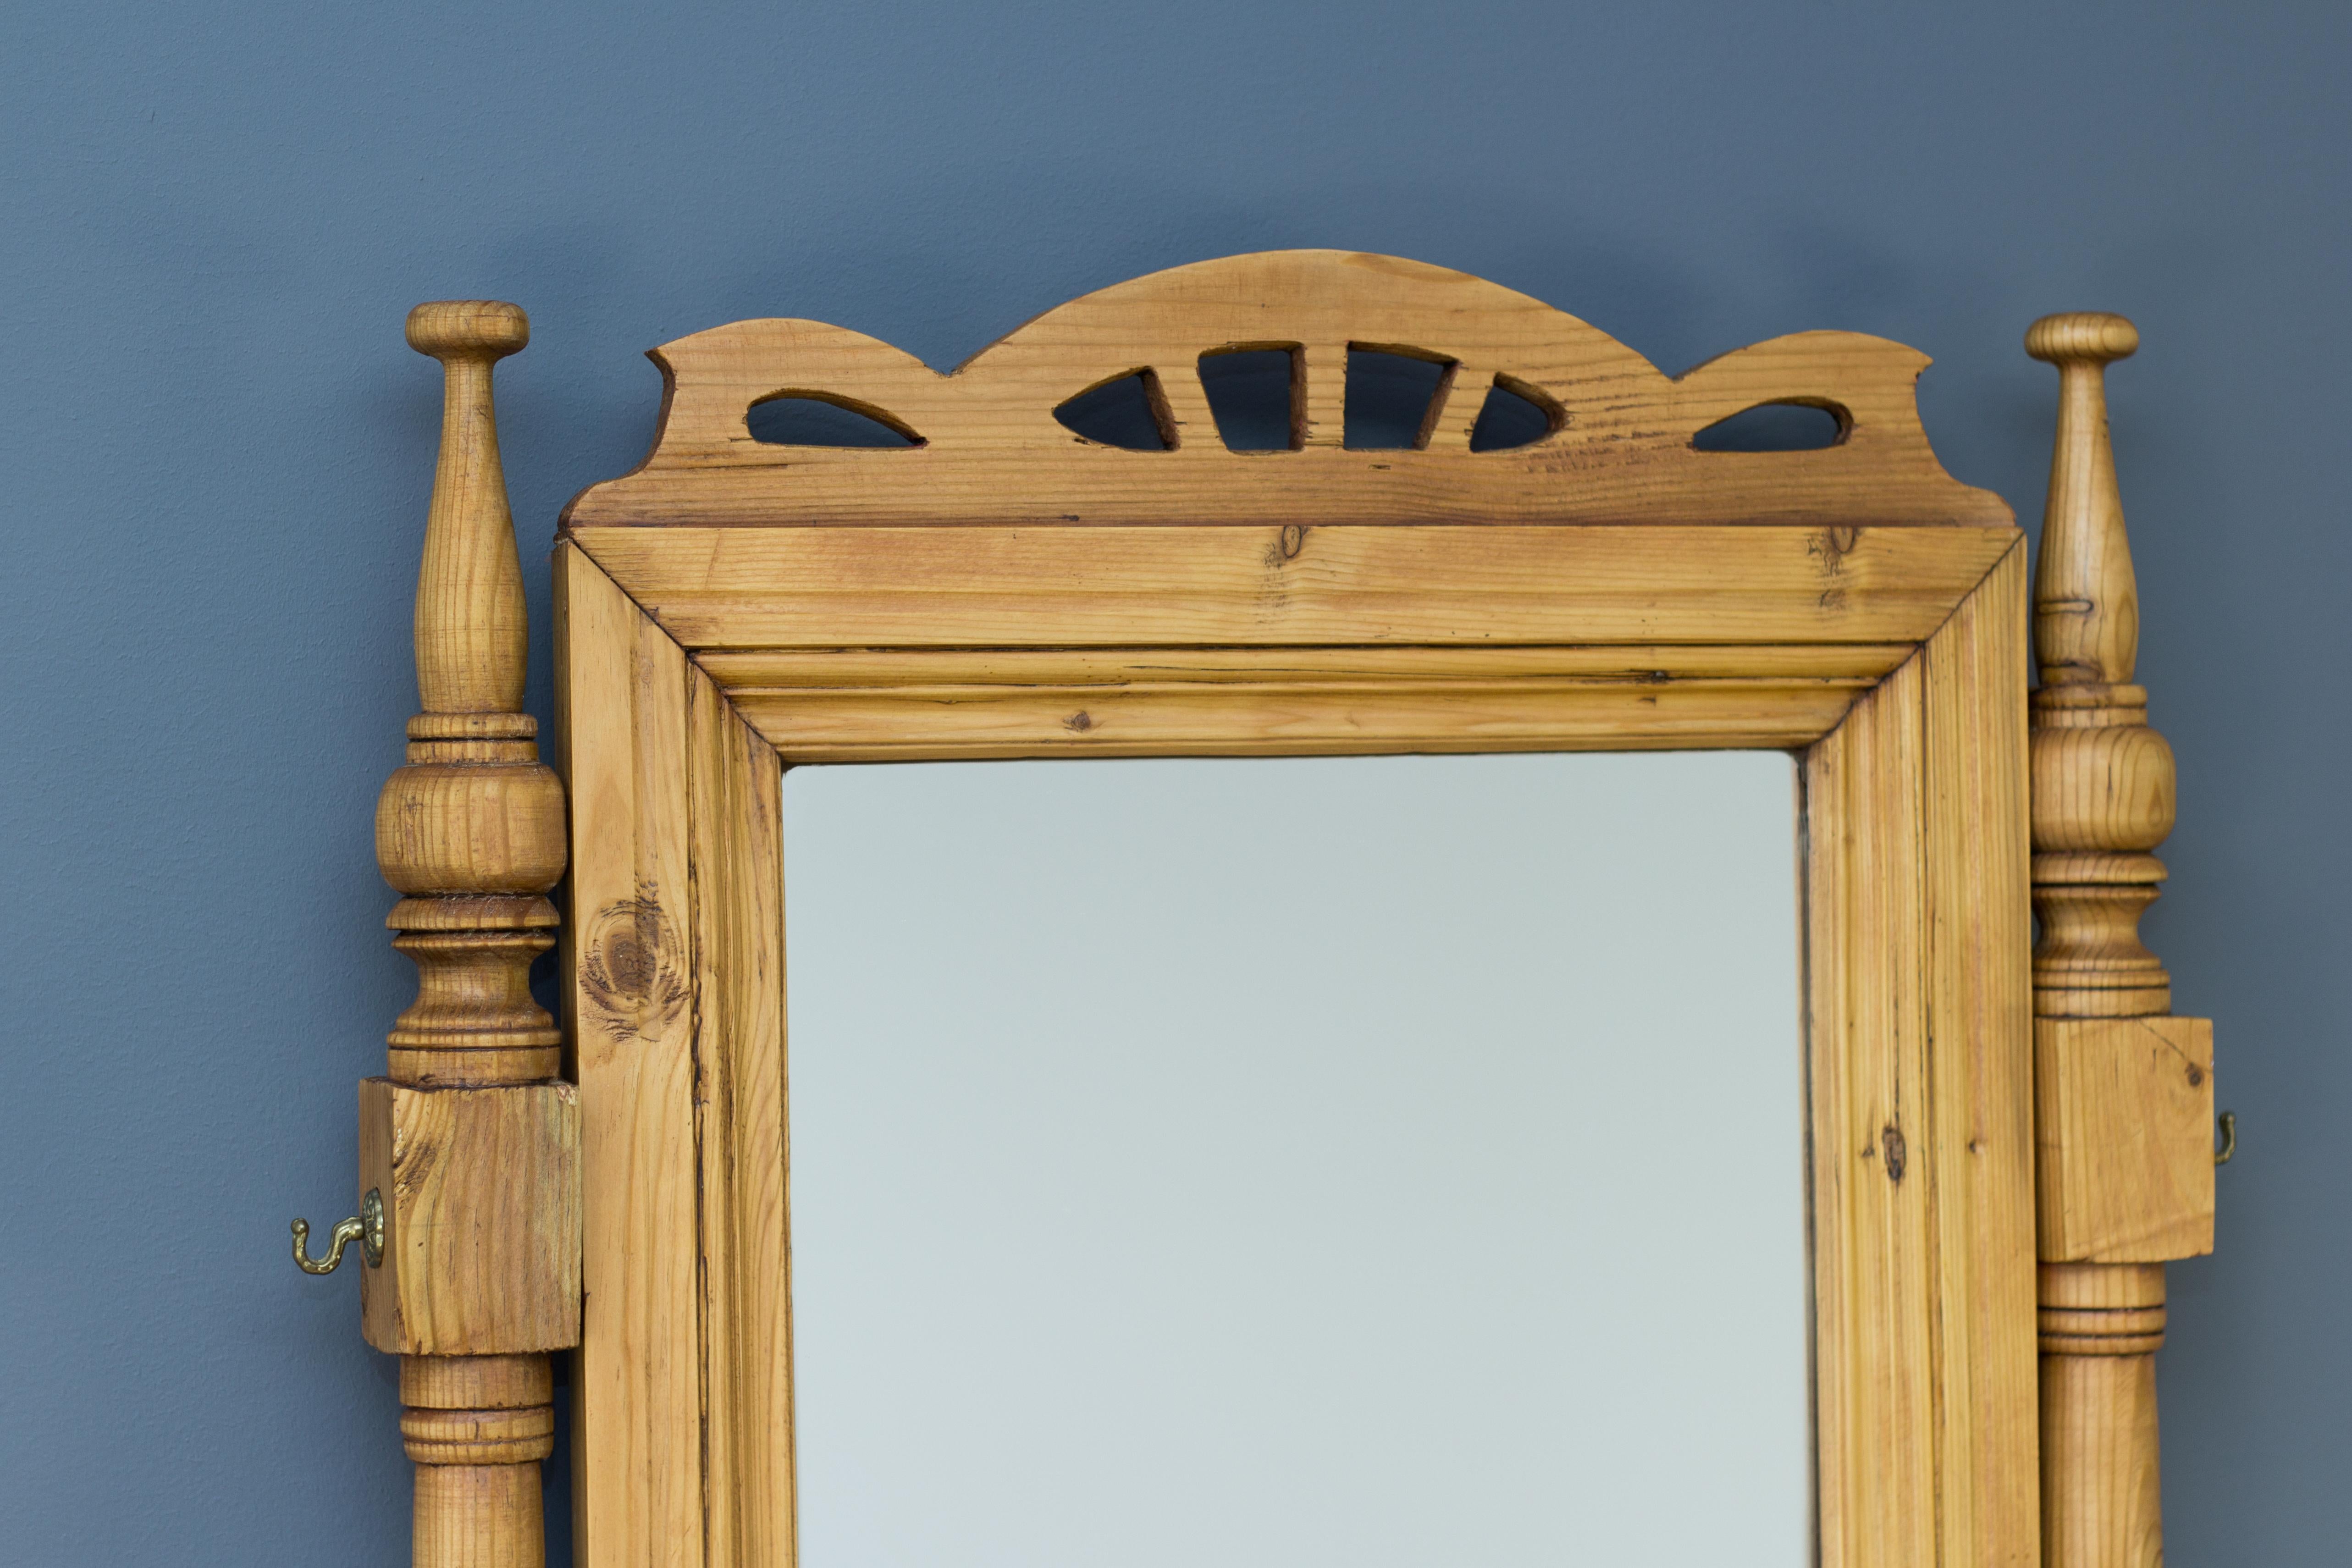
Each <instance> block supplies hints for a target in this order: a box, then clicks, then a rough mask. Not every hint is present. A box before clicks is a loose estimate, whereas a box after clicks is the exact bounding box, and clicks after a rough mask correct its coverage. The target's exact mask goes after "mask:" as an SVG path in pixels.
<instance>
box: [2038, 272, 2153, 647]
mask: <svg viewBox="0 0 2352 1568" xmlns="http://www.w3.org/2000/svg"><path fill="white" fill-rule="evenodd" d="M2138 348H2139V331H2138V330H2137V328H2135V327H2134V326H2133V325H2132V324H2131V323H2130V322H2129V321H2126V320H2125V319H2124V318H2123V317H2121V316H2110V315H2107V314H2105V313H2104V312H2101V311H2097V310H2074V311H2069V312H2067V313H2066V314H2064V315H2059V316H2044V317H2042V319H2041V320H2040V321H2036V322H2034V323H2033V325H2032V327H2030V328H2028V329H2027V330H2026V333H2025V352H2026V353H2029V354H2031V355H2032V356H2033V357H2034V358H2035V359H2038V360H2047V361H2048V362H2049V363H2052V364H2054V365H2056V366H2057V367H2058V444H2057V449H2056V451H2055V453H2054V454H2053V458H2052V460H2051V464H2050V501H2049V507H2048V510H2046V511H2045V512H2044V514H2043V519H2042V560H2041V563H2040V565H2039V567H2038V568H2037V570H2036V571H2035V573H2034V577H2033V653H2034V658H2035V660H2036V661H2037V662H2038V663H2039V664H2040V665H2041V667H2042V685H2044V686H2069V685H2074V684H2078V683H2084V682H2095V683H2100V684H2106V685H2121V684H2123V683H2125V682H2127V681H2129V680H2130V679H2131V678H2132V668H2133V665H2134V663H2135V662H2136V660H2137V658H2138V654H2139V590H2138V587H2137V584H2136V583H2135V582H2134V580H2133V577H2132V563H2131V549H2130V546H2129V545H2128V544H2127V543H2126V540H2125V538H2124V508H2123V500H2122V498H2121V496H2120V495H2119V494H2118V493H2117V492H2116V457H2115V448H2114V447H2112V446H2111V445H2110V444H2109V442H2108V439H2107V389H2106V366H2107V363H2108V362H2109V361H2111V360H2119V359H2124V358H2126V357H2128V356H2129V355H2130V354H2132V353H2135V352H2136V351H2137V349H2138Z"/></svg>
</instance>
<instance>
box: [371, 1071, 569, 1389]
mask: <svg viewBox="0 0 2352 1568" xmlns="http://www.w3.org/2000/svg"><path fill="white" fill-rule="evenodd" d="M360 1188H361V1190H362V1192H365V1191H371V1190H373V1191H375V1192H379V1193H381V1194H383V1218H384V1242H383V1263H382V1264H381V1265H380V1266H378V1267H375V1268H369V1269H368V1270H367V1271H366V1272H365V1273H363V1274H362V1276H361V1277H360V1278H361V1284H360V1302H361V1309H360V1323H361V1331H362V1332H363V1333H364V1334H365V1335H366V1336H367V1341H368V1343H370V1344H372V1345H373V1346H375V1348H376V1349H378V1350H380V1351H389V1352H394V1353H404V1354H409V1355H417V1356H499V1355H506V1354H509V1353H512V1352H524V1351H551V1350H563V1349H567V1348H569V1347H570V1346H572V1345H575V1344H577V1343H579V1342H580V1096H579V1092H578V1091H577V1090H576V1089H573V1088H572V1085H570V1084H568V1083H561V1082H550V1083H533V1084H518V1085H502V1086H499V1087H497V1088H490V1089H411V1088H409V1087H407V1086H406V1085H404V1084H399V1083H395V1082H394V1081H393V1080H392V1079H381V1078H374V1079H367V1080H365V1081H364V1082H362V1084H361V1085H360Z"/></svg>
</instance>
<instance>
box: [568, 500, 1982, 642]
mask: <svg viewBox="0 0 2352 1568" xmlns="http://www.w3.org/2000/svg"><path fill="white" fill-rule="evenodd" d="M567 537H568V538H569V539H570V540H571V541H572V542H574V543H576V544H578V545H579V546H580V547H581V549H582V550H583V551H584V552H586V553H587V554H588V556H589V557H590V558H591V559H592V560H593V561H594V562H595V563H597V564H598V565H599V566H601V567H602V568H604V572H605V573H606V574H608V575H610V576H611V577H612V578H613V580H614V582H616V583H620V584H624V585H625V587H626V589H627V591H628V594H629V596H630V597H631V598H632V599H635V601H636V602H637V603H638V604H639V605H643V606H644V607H645V609H646V613H647V614H648V615H651V616H653V617H654V618H655V619H656V620H657V621H659V622H660V623H661V624H662V626H663V627H664V629H666V630H667V631H668V632H669V634H670V635H671V636H672V637H676V638H677V639H678V641H679V642H681V643H682V644H684V645H685V646H686V647H688V648H690V649H692V650H694V651H695V652H698V653H699V652H702V651H705V650H709V649H720V648H727V649H738V648H741V649H750V648H841V647H877V648H884V647H887V648H915V647H1126V648H1132V647H1188V646H1190V647H1218V646H1221V645H1222V646H1242V647H1274V646H1283V645H1302V646H1307V647H1344V646H1348V645H1370V646H1381V645H1421V644H1444V643H1453V644H1471V645H1476V644H1491V643H1510V644H1569V645H1576V644H1587V643H1752V644H1761V643H1801V644H1811V643H1890V642H1911V643H1916V642H1918V641H1921V640H1923V639H1924V638H1926V637H1927V636H1928V635H1929V634H1930V633H1932V632H1933V631H1934V630H1935V629H1936V628H1937V626H1941V625H1943V624H1944V621H1945V619H1946V617H1948V616H1950V615H1951V613H1952V611H1953V609H1954V608H1955V607H1956V606H1957V605H1958V604H1959V602H1960V600H1961V599H1963V598H1964V597H1966V596H1967V595H1968V594H1969V590H1971V589H1972V588H1974V587H1975V586H1976V585H1977V584H1978V583H1979V582H1980V581H1982V580H1983V577H1984V574H1986V573H1987V572H1989V571H1990V570H1991V569H1992V565H1993V563H1995V562H1997V561H1999V560H2000V558H2001V556H2002V555H2003V554H2005V553H2007V552H2008V550H2009V547H2010V545H2011V543H2012V542H2014V541H2015V540H2016V538H2017V532H2016V530H2015V529H2014V528H2012V527H2009V526H2007V525H2002V526H1998V527H1983V528H1977V527H1969V528H1933V529H1927V528H1909V529H1906V528H1863V529H1836V530H1832V529H1814V528H1748V527H1735V526H1716V527H1688V528H1682V527H1674V528H1669V527H1656V528H1622V527H1613V526H1575V525H1561V526H1558V527H1505V526H1502V525H1499V524H1498V525H1496V526H1494V527H1489V528H1475V529H1471V528H1448V527H1410V526H1397V527H1388V528H1376V527H1362V528H1359V527H1349V526H1344V525H1342V526H1333V527H1326V528H1312V529H1305V530H1301V529H1297V528H1289V529H1285V528H1279V527H1246V528H1244V527H1228V526H1223V525H1218V524H1203V525H1202V526H1200V527H1196V528H1076V527H1073V528H1004V529H971V528H933V527H914V526H908V527H903V528H887V529H884V528H873V529H868V528H772V529H760V528H594V529H583V528H574V529H573V530H572V531H571V532H570V533H569V534H568V535H567Z"/></svg>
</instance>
